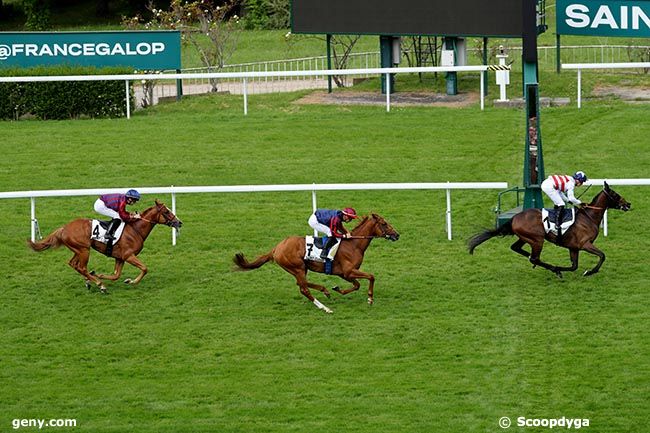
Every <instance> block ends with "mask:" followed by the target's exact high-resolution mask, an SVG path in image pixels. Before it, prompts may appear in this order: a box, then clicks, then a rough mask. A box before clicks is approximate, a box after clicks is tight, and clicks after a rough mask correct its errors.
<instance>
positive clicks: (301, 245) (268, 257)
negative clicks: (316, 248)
mask: <svg viewBox="0 0 650 433" xmlns="http://www.w3.org/2000/svg"><path fill="white" fill-rule="evenodd" d="M351 233H352V237H351V238H350V239H343V240H342V241H341V244H340V245H339V248H338V252H337V253H336V256H335V257H334V261H333V263H332V275H337V276H339V277H341V278H343V279H344V280H346V281H349V282H351V283H352V287H351V288H349V289H345V290H342V289H339V288H338V286H337V287H333V288H332V290H334V291H335V292H338V293H340V294H342V295H347V294H348V293H350V292H354V291H355V290H359V287H360V286H361V284H360V283H359V281H358V280H357V279H358V278H363V279H366V280H368V303H369V304H372V303H373V302H374V300H373V296H374V285H375V276H374V275H372V274H369V273H366V272H362V271H360V270H359V268H360V267H361V263H363V255H364V253H365V252H366V249H367V248H368V246H369V245H370V241H371V240H372V239H373V238H386V239H388V240H391V241H396V240H398V239H399V233H397V231H395V229H394V228H393V227H392V226H391V225H390V224H389V223H388V222H386V220H385V219H384V218H382V217H381V216H379V215H377V214H372V215H371V216H366V217H363V219H362V220H361V222H359V224H358V225H357V226H356V227H355V228H354V229H353V230H352V231H351ZM304 256H305V237H304V236H302V237H300V236H291V237H289V238H286V239H285V240H283V241H282V242H280V243H279V244H277V245H276V246H275V248H273V249H272V250H271V251H270V252H269V253H267V254H264V255H262V256H259V257H257V258H256V259H255V260H254V261H252V262H249V261H248V260H246V258H245V257H244V255H243V254H242V253H238V254H236V255H235V257H234V259H233V260H234V262H235V264H236V265H237V267H238V268H239V269H240V270H244V271H248V270H251V269H257V268H259V267H261V266H262V265H264V264H265V263H267V262H270V261H274V262H275V263H277V264H278V265H279V266H280V267H281V268H282V269H284V270H285V271H287V272H289V273H290V274H291V275H293V276H294V277H295V278H296V284H297V285H298V287H299V288H300V293H302V294H303V295H304V296H305V297H306V298H307V299H309V300H310V301H311V302H312V303H313V304H314V305H316V306H317V307H318V308H319V309H321V310H323V311H325V312H326V313H331V312H332V310H330V309H329V308H327V307H326V306H325V305H323V304H322V303H321V302H320V301H319V300H318V299H316V298H314V297H313V296H312V294H311V293H310V292H309V288H311V289H316V290H318V291H321V292H323V294H324V295H325V296H327V297H328V298H329V297H330V292H329V291H328V290H327V289H326V288H325V287H324V286H321V285H319V284H314V283H310V282H309V281H307V272H308V271H314V272H321V273H323V272H325V264H324V263H321V262H315V261H312V260H305V259H304Z"/></svg>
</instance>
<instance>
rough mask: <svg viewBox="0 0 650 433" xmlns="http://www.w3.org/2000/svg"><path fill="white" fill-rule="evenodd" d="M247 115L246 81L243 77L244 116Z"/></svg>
mask: <svg viewBox="0 0 650 433" xmlns="http://www.w3.org/2000/svg"><path fill="white" fill-rule="evenodd" d="M247 115H248V83H247V82H246V78H244V116H247Z"/></svg>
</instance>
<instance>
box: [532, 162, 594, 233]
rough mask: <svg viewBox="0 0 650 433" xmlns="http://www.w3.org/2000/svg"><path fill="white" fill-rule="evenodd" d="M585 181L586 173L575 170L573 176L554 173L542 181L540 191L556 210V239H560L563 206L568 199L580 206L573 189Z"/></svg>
mask: <svg viewBox="0 0 650 433" xmlns="http://www.w3.org/2000/svg"><path fill="white" fill-rule="evenodd" d="M586 181H587V175H586V174H584V172H582V171H576V172H575V174H574V175H573V176H567V175H562V174H554V175H551V176H549V177H548V178H547V179H546V180H545V181H544V182H542V185H541V187H542V191H544V192H545V193H546V195H548V197H549V198H550V199H551V200H552V201H553V204H554V205H555V210H556V211H557V212H556V216H555V218H556V219H555V228H556V229H557V233H558V237H557V238H558V240H559V239H561V236H562V235H561V233H560V224H562V213H563V212H564V206H565V205H566V202H567V201H570V202H571V203H573V204H574V205H575V206H580V205H581V204H582V202H581V201H580V200H578V199H577V198H576V197H575V195H574V193H573V190H574V189H575V187H577V186H581V185H582V184H583V183H585V182H586Z"/></svg>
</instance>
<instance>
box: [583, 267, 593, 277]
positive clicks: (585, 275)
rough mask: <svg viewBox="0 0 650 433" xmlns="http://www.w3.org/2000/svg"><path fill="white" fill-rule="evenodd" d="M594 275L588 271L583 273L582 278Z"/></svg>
mask: <svg viewBox="0 0 650 433" xmlns="http://www.w3.org/2000/svg"><path fill="white" fill-rule="evenodd" d="M593 274H594V273H593V272H592V271H591V269H588V270H586V271H584V272H583V274H582V276H583V277H588V276H589V275H593Z"/></svg>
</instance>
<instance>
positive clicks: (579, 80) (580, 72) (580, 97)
mask: <svg viewBox="0 0 650 433" xmlns="http://www.w3.org/2000/svg"><path fill="white" fill-rule="evenodd" d="M581 86H582V69H578V108H580V107H581V106H582V91H581Z"/></svg>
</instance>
